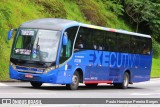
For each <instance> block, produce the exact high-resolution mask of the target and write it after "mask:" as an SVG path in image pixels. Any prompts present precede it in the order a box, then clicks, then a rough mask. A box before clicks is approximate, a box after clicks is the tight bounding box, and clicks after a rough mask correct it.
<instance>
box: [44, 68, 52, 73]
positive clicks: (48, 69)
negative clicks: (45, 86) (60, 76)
mask: <svg viewBox="0 0 160 107" xmlns="http://www.w3.org/2000/svg"><path fill="white" fill-rule="evenodd" d="M53 69H55V67H49V68H47V69H45V70H44V72H45V73H47V72H49V71H51V70H53Z"/></svg>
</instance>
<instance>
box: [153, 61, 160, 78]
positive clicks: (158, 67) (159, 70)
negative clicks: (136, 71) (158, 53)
mask: <svg viewBox="0 0 160 107" xmlns="http://www.w3.org/2000/svg"><path fill="white" fill-rule="evenodd" d="M151 77H160V59H155V58H153V60H152V71H151Z"/></svg>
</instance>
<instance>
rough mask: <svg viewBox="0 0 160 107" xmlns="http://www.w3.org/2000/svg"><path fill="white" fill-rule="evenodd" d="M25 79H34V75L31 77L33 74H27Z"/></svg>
mask: <svg viewBox="0 0 160 107" xmlns="http://www.w3.org/2000/svg"><path fill="white" fill-rule="evenodd" d="M25 77H26V78H33V75H31V74H25Z"/></svg>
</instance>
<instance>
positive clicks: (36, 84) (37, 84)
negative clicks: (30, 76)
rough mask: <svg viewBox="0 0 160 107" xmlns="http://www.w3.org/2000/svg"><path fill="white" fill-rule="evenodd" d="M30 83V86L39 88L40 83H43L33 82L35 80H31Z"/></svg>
mask: <svg viewBox="0 0 160 107" xmlns="http://www.w3.org/2000/svg"><path fill="white" fill-rule="evenodd" d="M30 83H31V85H32V87H34V88H40V87H41V85H42V84H43V83H41V82H35V81H31V82H30Z"/></svg>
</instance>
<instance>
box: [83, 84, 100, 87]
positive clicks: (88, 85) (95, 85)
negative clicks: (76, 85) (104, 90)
mask: <svg viewBox="0 0 160 107" xmlns="http://www.w3.org/2000/svg"><path fill="white" fill-rule="evenodd" d="M85 85H86V87H90V88H96V87H97V85H98V84H85Z"/></svg>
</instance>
